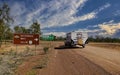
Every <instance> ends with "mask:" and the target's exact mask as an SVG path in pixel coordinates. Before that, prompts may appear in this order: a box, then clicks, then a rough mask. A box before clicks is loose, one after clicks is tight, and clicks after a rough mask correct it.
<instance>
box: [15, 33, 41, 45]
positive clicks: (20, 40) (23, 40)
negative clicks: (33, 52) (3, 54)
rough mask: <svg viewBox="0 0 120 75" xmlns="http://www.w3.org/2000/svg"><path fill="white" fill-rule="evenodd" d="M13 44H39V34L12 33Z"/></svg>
mask: <svg viewBox="0 0 120 75" xmlns="http://www.w3.org/2000/svg"><path fill="white" fill-rule="evenodd" d="M14 44H22V45H39V34H14Z"/></svg>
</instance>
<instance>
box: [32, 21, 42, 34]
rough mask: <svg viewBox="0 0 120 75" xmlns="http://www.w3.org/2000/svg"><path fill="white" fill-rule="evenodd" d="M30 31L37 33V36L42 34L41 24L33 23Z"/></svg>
mask: <svg viewBox="0 0 120 75" xmlns="http://www.w3.org/2000/svg"><path fill="white" fill-rule="evenodd" d="M30 30H31V31H32V33H34V34H35V33H37V34H41V31H40V24H39V23H38V22H37V21H36V22H33V24H32V25H31V26H30Z"/></svg>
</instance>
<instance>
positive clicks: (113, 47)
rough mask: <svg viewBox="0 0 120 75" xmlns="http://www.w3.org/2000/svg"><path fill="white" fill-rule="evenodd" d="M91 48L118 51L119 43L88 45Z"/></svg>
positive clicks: (119, 48)
mask: <svg viewBox="0 0 120 75" xmlns="http://www.w3.org/2000/svg"><path fill="white" fill-rule="evenodd" d="M89 45H91V46H96V47H102V48H107V49H113V50H120V43H90V44H89Z"/></svg>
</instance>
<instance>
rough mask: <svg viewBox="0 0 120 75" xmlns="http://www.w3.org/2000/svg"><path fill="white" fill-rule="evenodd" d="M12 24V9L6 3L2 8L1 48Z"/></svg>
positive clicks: (0, 14)
mask: <svg viewBox="0 0 120 75" xmlns="http://www.w3.org/2000/svg"><path fill="white" fill-rule="evenodd" d="M11 22H13V19H12V18H11V17H10V8H9V6H8V5H7V4H5V3H4V4H3V6H1V7H0V47H1V45H2V39H3V38H4V34H5V33H6V30H7V29H6V28H8V26H7V25H9V23H11Z"/></svg>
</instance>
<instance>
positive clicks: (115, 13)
mask: <svg viewBox="0 0 120 75" xmlns="http://www.w3.org/2000/svg"><path fill="white" fill-rule="evenodd" d="M3 3H7V4H8V5H9V7H10V9H11V10H10V15H11V17H12V18H13V19H14V23H13V24H12V25H11V28H13V27H14V26H17V25H19V26H23V27H26V28H29V26H30V25H31V24H32V23H33V22H34V21H38V23H40V24H41V31H42V33H43V35H48V34H54V35H56V36H63V35H65V34H66V33H68V32H72V31H77V32H79V31H84V32H88V35H89V36H103V37H117V38H120V0H0V6H1V5H2V4H3Z"/></svg>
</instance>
